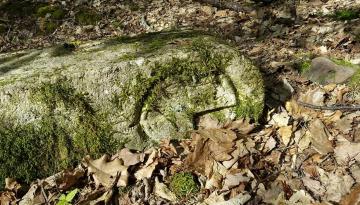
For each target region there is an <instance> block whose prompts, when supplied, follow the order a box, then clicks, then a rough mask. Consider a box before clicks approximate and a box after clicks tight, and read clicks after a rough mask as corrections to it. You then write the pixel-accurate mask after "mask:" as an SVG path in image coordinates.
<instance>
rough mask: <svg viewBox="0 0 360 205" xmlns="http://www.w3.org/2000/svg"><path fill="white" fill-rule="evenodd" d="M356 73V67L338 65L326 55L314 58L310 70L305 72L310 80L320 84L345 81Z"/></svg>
mask: <svg viewBox="0 0 360 205" xmlns="http://www.w3.org/2000/svg"><path fill="white" fill-rule="evenodd" d="M354 74H355V69H354V68H352V67H349V66H344V65H338V64H336V63H335V62H333V61H332V60H330V59H328V58H326V57H317V58H314V59H313V60H312V61H311V66H310V69H309V71H307V72H306V73H305V75H306V76H307V77H308V78H309V80H311V81H313V82H317V83H319V84H329V83H344V82H346V81H347V80H349V79H350V78H351V76H353V75H354Z"/></svg>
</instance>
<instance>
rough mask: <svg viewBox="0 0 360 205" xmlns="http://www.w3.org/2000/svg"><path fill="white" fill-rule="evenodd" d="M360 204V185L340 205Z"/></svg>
mask: <svg viewBox="0 0 360 205" xmlns="http://www.w3.org/2000/svg"><path fill="white" fill-rule="evenodd" d="M357 204H360V185H359V184H357V185H355V186H354V187H353V188H352V189H351V192H350V193H349V194H348V195H346V196H344V197H343V198H342V199H341V201H340V205H357Z"/></svg>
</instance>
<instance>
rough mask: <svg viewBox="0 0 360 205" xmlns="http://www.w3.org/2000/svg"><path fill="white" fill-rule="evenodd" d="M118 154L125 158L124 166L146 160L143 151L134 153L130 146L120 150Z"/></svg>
mask: <svg viewBox="0 0 360 205" xmlns="http://www.w3.org/2000/svg"><path fill="white" fill-rule="evenodd" d="M117 156H118V157H119V158H120V159H122V160H123V162H124V166H127V167H128V166H132V165H135V164H138V163H140V162H143V161H144V157H145V155H144V154H143V153H132V152H131V151H130V150H129V149H128V148H124V149H122V150H120V151H119V152H118V154H117Z"/></svg>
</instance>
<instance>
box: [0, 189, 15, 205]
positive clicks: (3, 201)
mask: <svg viewBox="0 0 360 205" xmlns="http://www.w3.org/2000/svg"><path fill="white" fill-rule="evenodd" d="M15 204H16V197H15V193H14V192H12V191H4V192H0V205H15Z"/></svg>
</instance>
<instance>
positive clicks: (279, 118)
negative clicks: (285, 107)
mask: <svg viewBox="0 0 360 205" xmlns="http://www.w3.org/2000/svg"><path fill="white" fill-rule="evenodd" d="M289 121H290V116H289V114H288V113H287V112H285V111H284V112H281V113H279V114H278V113H276V114H274V115H273V116H272V118H271V120H270V122H269V124H270V125H275V126H277V127H284V126H287V125H288V124H289Z"/></svg>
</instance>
